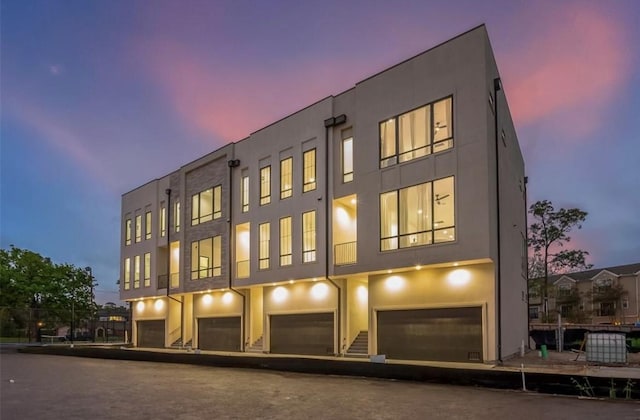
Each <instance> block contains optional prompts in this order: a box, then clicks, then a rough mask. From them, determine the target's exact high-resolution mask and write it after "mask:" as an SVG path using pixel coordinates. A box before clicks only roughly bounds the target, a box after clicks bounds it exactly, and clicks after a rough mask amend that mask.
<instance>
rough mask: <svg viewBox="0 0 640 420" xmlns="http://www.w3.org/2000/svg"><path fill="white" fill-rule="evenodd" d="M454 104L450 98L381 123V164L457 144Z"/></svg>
mask: <svg viewBox="0 0 640 420" xmlns="http://www.w3.org/2000/svg"><path fill="white" fill-rule="evenodd" d="M452 107H453V98H452V97H448V98H445V99H442V100H440V101H437V102H433V103H430V104H427V105H424V106H422V107H420V108H417V109H414V110H412V111H409V112H406V113H404V114H401V115H398V116H396V117H393V118H390V119H388V120H387V121H383V122H381V123H380V124H379V131H380V167H381V168H385V167H387V166H390V165H395V164H396V163H398V162H406V161H409V160H412V159H416V158H419V157H421V156H426V155H428V154H431V153H436V152H440V151H443V150H447V149H450V148H451V147H453V119H452Z"/></svg>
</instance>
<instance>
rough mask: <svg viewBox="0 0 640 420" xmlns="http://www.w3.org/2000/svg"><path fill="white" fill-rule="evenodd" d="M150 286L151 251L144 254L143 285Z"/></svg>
mask: <svg viewBox="0 0 640 420" xmlns="http://www.w3.org/2000/svg"><path fill="white" fill-rule="evenodd" d="M149 286H151V253H150V252H147V253H146V254H144V287H149Z"/></svg>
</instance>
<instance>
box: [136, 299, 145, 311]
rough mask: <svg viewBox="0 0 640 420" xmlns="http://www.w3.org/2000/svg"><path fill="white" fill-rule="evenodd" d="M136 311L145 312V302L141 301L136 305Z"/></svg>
mask: <svg viewBox="0 0 640 420" xmlns="http://www.w3.org/2000/svg"><path fill="white" fill-rule="evenodd" d="M136 311H138V312H144V302H143V301H139V302H138V303H136Z"/></svg>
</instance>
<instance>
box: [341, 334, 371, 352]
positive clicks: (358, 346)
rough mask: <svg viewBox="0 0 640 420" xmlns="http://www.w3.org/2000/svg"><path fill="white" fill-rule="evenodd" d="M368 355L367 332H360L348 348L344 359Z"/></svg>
mask: <svg viewBox="0 0 640 420" xmlns="http://www.w3.org/2000/svg"><path fill="white" fill-rule="evenodd" d="M368 355H369V331H360V332H359V333H358V335H357V337H356V338H355V339H354V340H353V343H351V346H349V349H348V350H347V353H346V354H345V356H346V357H367V356H368Z"/></svg>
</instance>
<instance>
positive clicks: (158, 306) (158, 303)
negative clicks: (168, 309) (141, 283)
mask: <svg viewBox="0 0 640 420" xmlns="http://www.w3.org/2000/svg"><path fill="white" fill-rule="evenodd" d="M153 307H154V308H156V311H161V310H162V308H164V301H163V300H162V299H156V301H155V303H154V304H153Z"/></svg>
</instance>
